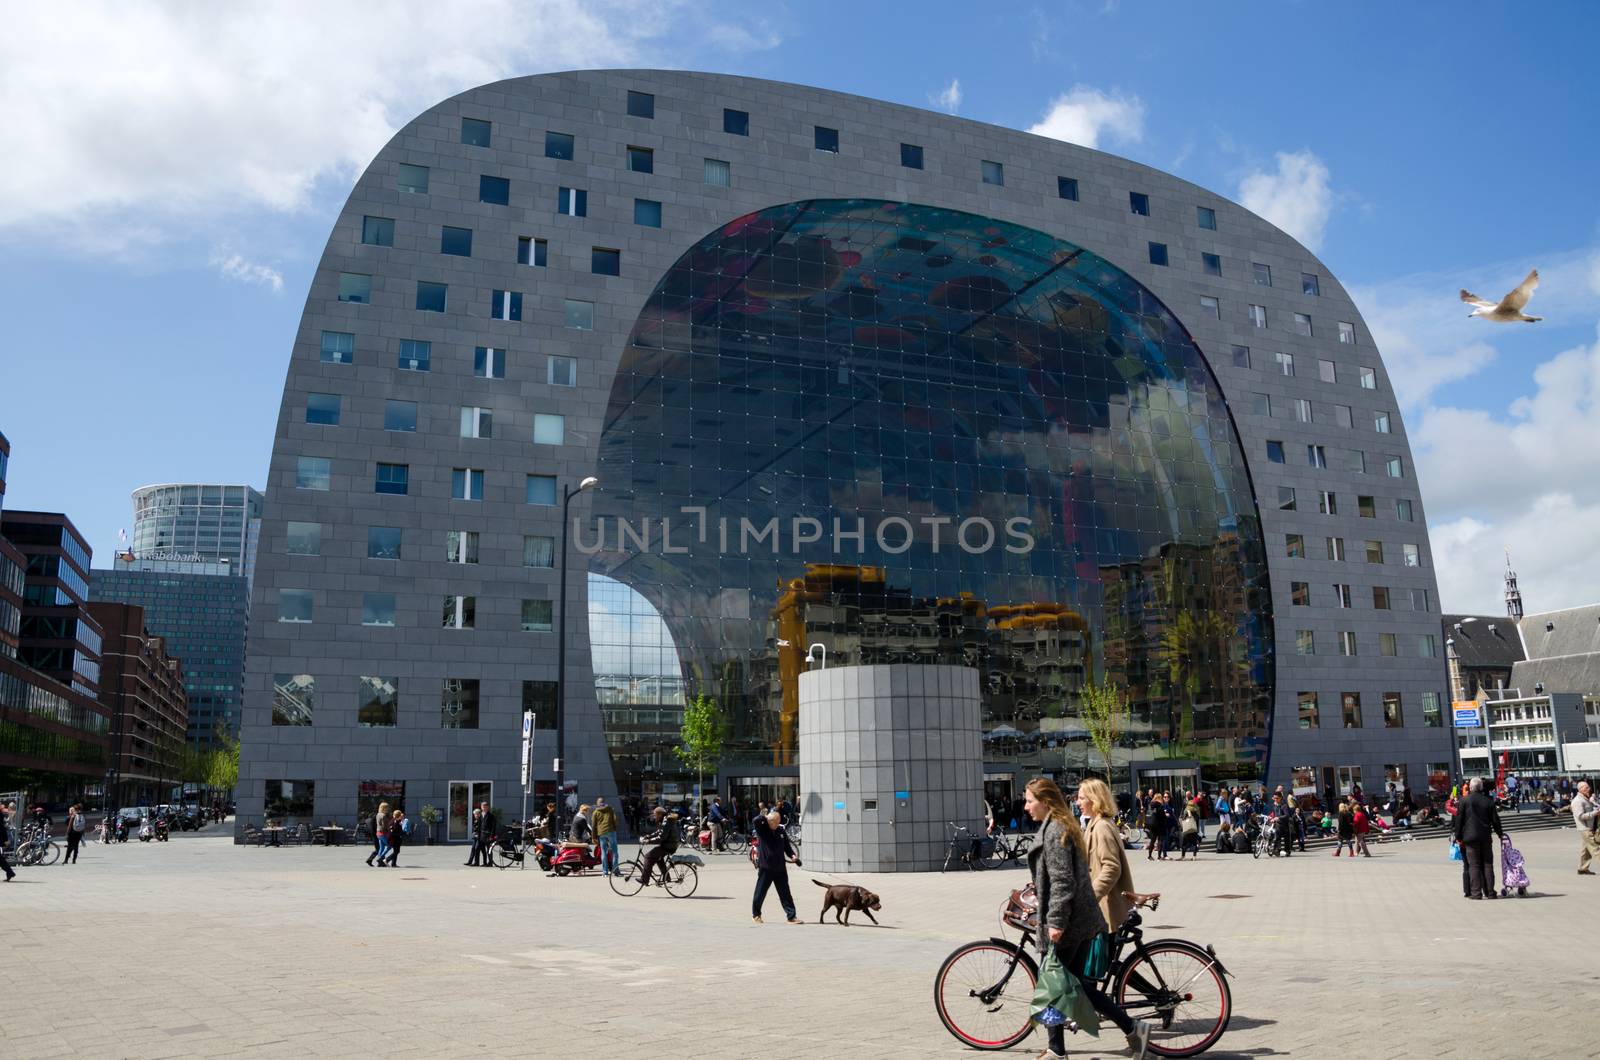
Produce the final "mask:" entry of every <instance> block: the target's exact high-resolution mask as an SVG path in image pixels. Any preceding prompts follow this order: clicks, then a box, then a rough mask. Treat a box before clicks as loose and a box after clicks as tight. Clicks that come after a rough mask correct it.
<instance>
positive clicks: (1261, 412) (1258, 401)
mask: <svg viewBox="0 0 1600 1060" xmlns="http://www.w3.org/2000/svg"><path fill="white" fill-rule="evenodd" d="M1250 411H1251V412H1253V413H1255V414H1256V415H1257V416H1260V417H1261V418H1262V419H1270V418H1271V417H1272V398H1271V397H1269V396H1268V395H1266V394H1251V395H1250Z"/></svg>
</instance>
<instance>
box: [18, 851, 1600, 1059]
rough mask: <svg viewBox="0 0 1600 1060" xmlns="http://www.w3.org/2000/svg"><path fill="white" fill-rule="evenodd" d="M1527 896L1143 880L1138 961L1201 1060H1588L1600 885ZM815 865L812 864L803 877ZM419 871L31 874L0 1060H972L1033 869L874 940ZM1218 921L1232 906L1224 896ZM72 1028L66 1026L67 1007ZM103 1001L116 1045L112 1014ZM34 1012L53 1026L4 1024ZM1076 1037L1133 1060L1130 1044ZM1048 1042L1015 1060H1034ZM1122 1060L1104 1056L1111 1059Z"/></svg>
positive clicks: (1376, 862)
mask: <svg viewBox="0 0 1600 1060" xmlns="http://www.w3.org/2000/svg"><path fill="white" fill-rule="evenodd" d="M1517 843H1518V845H1519V847H1520V848H1521V849H1522V851H1523V853H1524V855H1525V856H1526V857H1527V860H1528V868H1529V873H1530V875H1531V877H1532V880H1533V888H1532V890H1533V895H1531V896H1530V897H1529V898H1527V899H1520V900H1519V899H1516V898H1512V899H1509V900H1502V901H1496V902H1467V901H1464V900H1462V898H1461V897H1460V866H1459V865H1458V864H1456V863H1452V862H1450V861H1448V860H1447V857H1446V851H1445V847H1444V844H1443V843H1442V842H1440V841H1438V840H1434V841H1426V842H1416V843H1391V844H1385V845H1383V846H1381V847H1377V848H1375V850H1374V855H1375V856H1374V857H1372V858H1370V859H1361V860H1358V861H1351V860H1349V859H1347V858H1340V859H1333V858H1330V857H1329V856H1327V855H1326V854H1325V853H1324V854H1320V855H1318V854H1307V855H1305V856H1299V855H1296V856H1295V857H1292V858H1290V859H1287V860H1284V859H1267V858H1263V859H1261V860H1255V859H1252V858H1248V857H1238V856H1221V855H1207V856H1203V857H1202V858H1201V859H1200V860H1199V861H1197V862H1185V863H1181V864H1180V863H1176V862H1167V863H1165V864H1161V863H1148V862H1146V861H1144V860H1143V859H1142V858H1135V860H1134V861H1133V863H1132V864H1133V872H1134V878H1135V880H1136V881H1137V884H1138V887H1139V889H1141V890H1146V891H1152V890H1159V891H1161V892H1162V893H1163V895H1164V898H1163V900H1162V905H1161V908H1160V909H1159V910H1158V911H1156V912H1155V913H1153V914H1148V915H1147V916H1146V921H1145V925H1146V929H1147V937H1148V938H1157V937H1161V936H1163V935H1168V934H1171V935H1177V936H1180V937H1185V938H1190V939H1193V940H1195V941H1199V942H1202V943H1205V942H1209V943H1213V944H1214V945H1215V946H1216V948H1217V952H1218V954H1219V955H1220V956H1221V958H1222V959H1223V960H1224V962H1225V963H1226V964H1227V967H1228V968H1229V970H1230V971H1231V972H1232V973H1233V975H1234V979H1233V983H1232V988H1233V998H1234V1018H1233V1022H1232V1024H1231V1025H1230V1027H1229V1030H1228V1033H1227V1034H1226V1035H1225V1036H1224V1037H1223V1039H1222V1040H1221V1041H1220V1042H1219V1043H1218V1045H1217V1046H1216V1047H1215V1048H1214V1049H1213V1050H1212V1052H1211V1053H1210V1054H1208V1055H1210V1056H1214V1057H1226V1056H1244V1055H1252V1056H1259V1055H1292V1056H1295V1057H1312V1058H1315V1057H1337V1058H1339V1060H1350V1058H1352V1057H1368V1056H1418V1055H1441V1056H1446V1055H1461V1052H1462V1049H1463V1043H1464V1042H1470V1043H1471V1054H1472V1055H1473V1057H1474V1058H1475V1060H1483V1058H1492V1057H1499V1056H1508V1057H1509V1056H1517V1057H1527V1056H1541V1057H1542V1056H1549V1057H1566V1056H1588V1055H1594V1048H1593V1041H1592V1038H1591V1037H1589V1036H1588V1035H1589V1032H1588V1031H1587V1030H1585V1028H1588V1027H1590V1026H1592V1021H1591V1019H1590V1017H1591V1015H1592V1005H1589V1004H1585V1003H1581V1002H1580V1001H1578V1000H1577V999H1578V998H1582V997H1591V998H1592V997H1593V996H1594V995H1595V991H1596V989H1597V987H1600V976H1597V975H1596V974H1595V973H1593V972H1592V971H1589V970H1588V968H1589V964H1590V962H1591V959H1592V957H1593V955H1594V939H1595V938H1596V937H1597V936H1596V934H1595V932H1594V928H1593V924H1594V917H1593V912H1592V910H1593V909H1594V903H1595V901H1596V900H1597V899H1600V879H1594V878H1589V877H1579V876H1578V875H1577V874H1576V871H1575V870H1576V848H1577V840H1576V835H1575V833H1574V832H1573V831H1572V830H1571V829H1564V830H1560V831H1552V832H1548V833H1532V834H1527V835H1519V836H1518V838H1517ZM803 853H804V850H803V848H802V855H803ZM460 854H461V852H460V851H459V850H454V849H448V848H443V847H435V848H428V847H409V848H407V850H406V852H405V855H404V857H405V862H406V864H405V866H404V867H403V868H402V869H401V870H398V871H387V870H385V871H379V870H376V869H369V868H367V867H366V866H365V865H364V864H363V863H362V860H361V859H362V858H363V857H364V856H365V853H364V852H361V851H354V850H341V849H334V850H324V849H322V848H311V849H304V848H302V849H294V848H288V849H282V850H273V849H265V850H263V849H256V848H239V847H234V846H231V845H230V844H228V843H227V842H226V841H225V840H222V839H218V838H214V837H206V836H198V837H197V836H185V837H174V839H173V842H172V843H170V844H167V845H161V846H154V845H152V846H132V845H129V846H126V847H116V848H112V849H110V850H107V849H104V848H102V847H100V846H99V845H98V844H92V845H90V846H89V847H86V848H85V850H84V853H83V856H82V860H81V862H80V864H78V865H76V866H52V867H50V868H45V869H37V868H35V869H24V870H22V872H23V873H24V875H25V878H26V881H27V885H26V886H23V885H20V884H13V885H3V889H0V902H3V903H4V904H3V905H0V908H3V909H4V910H5V922H6V924H7V925H8V927H9V932H8V943H9V954H8V957H9V959H8V960H7V961H6V962H5V964H4V967H3V968H0V996H4V997H5V998H6V999H7V1000H6V1005H5V1007H6V1010H7V1012H8V1013H9V1014H11V1015H10V1017H8V1019H7V1021H6V1036H5V1037H4V1038H3V1039H0V1056H6V1057H10V1056H17V1057H27V1058H32V1057H51V1056H68V1055H70V1056H80V1057H138V1058H156V1057H168V1056H216V1057H223V1056H228V1057H237V1056H243V1057H251V1058H269V1057H270V1058H277V1057H285V1058H293V1060H305V1058H307V1057H346V1056H358V1055H359V1056H364V1055H372V1054H375V1053H378V1054H382V1055H386V1056H388V1055H392V1056H407V1055H416V1056H427V1057H457V1056H459V1057H466V1056H469V1055H470V1056H477V1057H482V1056H483V1055H485V1054H488V1055H494V1056H502V1055H504V1056H517V1055H550V1054H552V1053H556V1052H560V1051H566V1052H572V1053H574V1055H602V1054H622V1053H626V1054H628V1055H648V1056H651V1057H652V1058H672V1057H705V1058H711V1060H720V1058H724V1057H726V1058H729V1060H734V1058H739V1060H747V1058H752V1057H759V1058H766V1057H774V1058H784V1057H808V1058H814V1057H816V1056H818V1055H822V1056H828V1055H835V1056H839V1057H848V1058H855V1057H872V1058H875V1060H876V1058H881V1060H900V1058H902V1057H904V1058H910V1057H913V1056H916V1057H928V1056H947V1057H959V1056H963V1055H970V1051H969V1050H966V1049H964V1048H963V1047H962V1046H961V1045H960V1044H959V1043H957V1042H956V1041H955V1039H953V1038H951V1037H950V1036H949V1035H948V1034H947V1033H946V1032H945V1031H944V1029H943V1027H942V1026H941V1025H940V1024H939V1022H938V1019H937V1017H936V1016H935V1014H934V1011H933V1007H932V1004H931V993H932V991H931V987H932V981H933V974H934V972H935V970H936V969H937V968H938V965H939V963H940V961H942V960H943V959H944V957H945V955H946V954H948V953H949V952H950V951H951V950H952V949H954V948H955V946H956V945H958V944H960V943H962V942H965V941H968V940H970V939H974V938H980V937H987V936H989V935H992V934H996V933H998V932H999V929H1000V925H999V923H998V911H999V907H1000V904H1001V902H1002V901H1003V900H1004V898H1005V896H1006V894H1007V893H1008V892H1009V890H1010V889H1011V888H1013V887H1018V886H1021V885H1022V883H1023V882H1024V881H1025V876H1024V874H1023V873H1022V872H1021V871H1019V870H1017V869H1009V870H998V871H989V872H962V873H952V874H948V875H941V874H917V875H903V876H879V877H869V876H866V875H863V876H860V877H857V878H858V879H859V880H860V881H861V882H863V883H866V884H867V885H868V886H870V887H871V888H872V889H873V890H875V891H878V892H879V893H880V894H882V895H883V899H884V909H883V911H882V912H881V913H879V914H878V919H879V920H880V921H881V924H882V926H880V927H876V928H875V927H873V926H871V924H870V923H863V924H861V925H860V926H856V925H852V926H851V927H849V928H844V927H839V926H837V925H834V924H832V923H831V922H830V923H829V924H827V925H820V926H819V925H818V924H817V923H816V922H815V919H814V917H815V914H816V911H817V910H818V909H819V908H820V904H821V903H820V892H818V891H817V889H816V888H815V887H813V886H812V885H811V883H810V880H811V878H812V877H816V878H819V879H835V878H836V877H833V876H831V875H825V874H822V873H815V872H812V871H811V870H808V869H805V868H801V869H798V870H794V871H793V873H792V875H791V879H792V882H793V884H794V890H795V897H796V899H797V901H798V902H799V906H800V912H801V915H802V917H806V918H808V920H809V922H808V923H807V924H805V925H804V926H802V927H791V926H789V925H787V924H784V923H783V922H782V915H781V912H780V911H779V910H778V907H777V905H776V896H770V897H769V898H768V907H767V913H768V917H767V922H766V923H765V924H762V925H754V924H752V923H751V922H750V920H749V906H748V901H749V895H750V889H751V886H752V884H753V882H754V876H753V873H752V872H751V871H750V868H749V866H748V864H747V863H745V862H744V861H742V860H741V859H736V858H732V857H726V858H711V859H709V864H707V865H706V866H705V868H704V869H703V870H702V873H701V881H700V888H699V891H698V892H697V893H696V895H695V897H694V898H692V899H688V900H682V901H680V900H676V899H673V898H670V897H668V896H666V895H665V894H663V893H661V892H660V891H659V890H656V889H654V888H652V889H651V890H649V891H647V892H645V893H642V894H640V895H638V896H636V897H633V898H628V899H624V898H620V897H618V896H617V895H615V894H614V893H612V891H611V890H610V888H609V887H608V886H607V885H606V883H605V881H604V880H602V879H600V878H597V877H596V878H584V879H577V878H574V879H554V878H547V877H545V876H544V875H543V874H541V873H539V872H538V871H537V870H536V869H530V870H528V871H523V872H518V871H514V870H512V871H504V872H502V871H499V870H482V869H467V868H463V867H462V866H461V865H460V863H459V860H460ZM1218 895H1242V896H1244V897H1240V898H1233V899H1224V898H1219V897H1215V896H1218ZM69 996H70V997H72V998H75V999H78V1000H77V1004H79V1005H81V1006H84V1007H82V1008H79V1009H78V1010H77V1011H75V1012H74V1013H73V1014H72V1015H71V1016H70V1017H66V1018H62V1019H59V1020H57V1019H55V1018H54V1014H55V1013H57V1012H60V1011H61V1008H62V999H63V998H64V997H69ZM106 999H115V1002H116V1003H115V1014H114V1016H113V1017H111V1019H110V1020H109V1021H108V1020H107V1019H106V1018H104V1017H101V1016H99V1015H97V1013H98V1010H99V1007H100V1006H101V1004H102V1003H103V1002H104V1001H105V1000H106ZM19 1012H20V1013H28V1012H35V1013H39V1014H40V1018H41V1020H45V1021H47V1022H41V1023H40V1024H39V1025H38V1026H37V1027H33V1026H28V1025H26V1024H22V1025H19V1024H17V1022H16V1021H15V1018H14V1014H15V1013H19ZM1112 1037H1114V1038H1115V1040H1112V1039H1111V1038H1107V1039H1105V1040H1102V1041H1101V1042H1094V1041H1092V1040H1090V1039H1088V1038H1086V1037H1083V1036H1078V1037H1076V1038H1069V1040H1068V1045H1069V1049H1070V1051H1071V1053H1072V1055H1073V1056H1075V1057H1089V1056H1104V1055H1119V1047H1120V1041H1121V1040H1120V1036H1114V1035H1113V1036H1112ZM1042 1047H1043V1040H1042V1038H1040V1037H1037V1036H1036V1037H1033V1038H1030V1039H1028V1040H1027V1041H1025V1042H1024V1043H1023V1045H1022V1046H1020V1047H1018V1049H1016V1050H1013V1052H1014V1053H1015V1054H1016V1055H1019V1056H1021V1055H1027V1056H1031V1055H1034V1054H1035V1053H1036V1052H1037V1051H1038V1050H1039V1049H1040V1048H1042ZM1108 1050H1109V1051H1108Z"/></svg>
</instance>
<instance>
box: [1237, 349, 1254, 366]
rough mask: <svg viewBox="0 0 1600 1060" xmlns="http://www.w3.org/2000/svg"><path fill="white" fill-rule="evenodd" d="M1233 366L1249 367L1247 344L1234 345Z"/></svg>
mask: <svg viewBox="0 0 1600 1060" xmlns="http://www.w3.org/2000/svg"><path fill="white" fill-rule="evenodd" d="M1233 366H1234V367H1235V368H1249V367H1250V347H1248V346H1235V347H1233Z"/></svg>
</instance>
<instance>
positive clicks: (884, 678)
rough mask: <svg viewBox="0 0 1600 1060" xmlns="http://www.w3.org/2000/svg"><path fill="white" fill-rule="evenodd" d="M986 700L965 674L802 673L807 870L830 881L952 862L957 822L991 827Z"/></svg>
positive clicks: (911, 669)
mask: <svg viewBox="0 0 1600 1060" xmlns="http://www.w3.org/2000/svg"><path fill="white" fill-rule="evenodd" d="M981 718H982V701H981V700H980V698H979V696H978V671H977V670H975V669H973V668H971V667H968V666H922V665H905V664H893V665H885V666H835V667H830V668H828V669H825V670H813V671H811V672H809V673H805V674H801V675H800V792H801V796H800V800H801V807H802V808H803V809H804V811H805V832H804V838H805V847H804V849H803V850H802V851H801V857H802V860H804V861H805V863H806V864H807V865H808V866H810V867H814V868H817V869H820V870H825V871H832V872H848V871H856V872H920V871H927V870H930V869H936V868H938V867H939V866H940V865H942V864H943V863H944V854H945V846H946V842H947V838H948V832H949V829H948V826H949V823H950V822H955V823H956V824H964V825H967V826H968V827H974V828H976V827H979V826H981V824H982V822H983V744H982V736H981V731H980V721H981Z"/></svg>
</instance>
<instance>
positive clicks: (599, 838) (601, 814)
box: [593, 795, 617, 876]
mask: <svg viewBox="0 0 1600 1060" xmlns="http://www.w3.org/2000/svg"><path fill="white" fill-rule="evenodd" d="M593 823H594V838H595V842H597V843H599V844H600V872H601V874H602V875H605V876H610V875H611V874H612V873H614V872H616V871H617V811H616V810H614V809H612V808H611V807H610V806H607V805H606V797H605V796H604V795H596V796H595V800H594V822H593Z"/></svg>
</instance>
